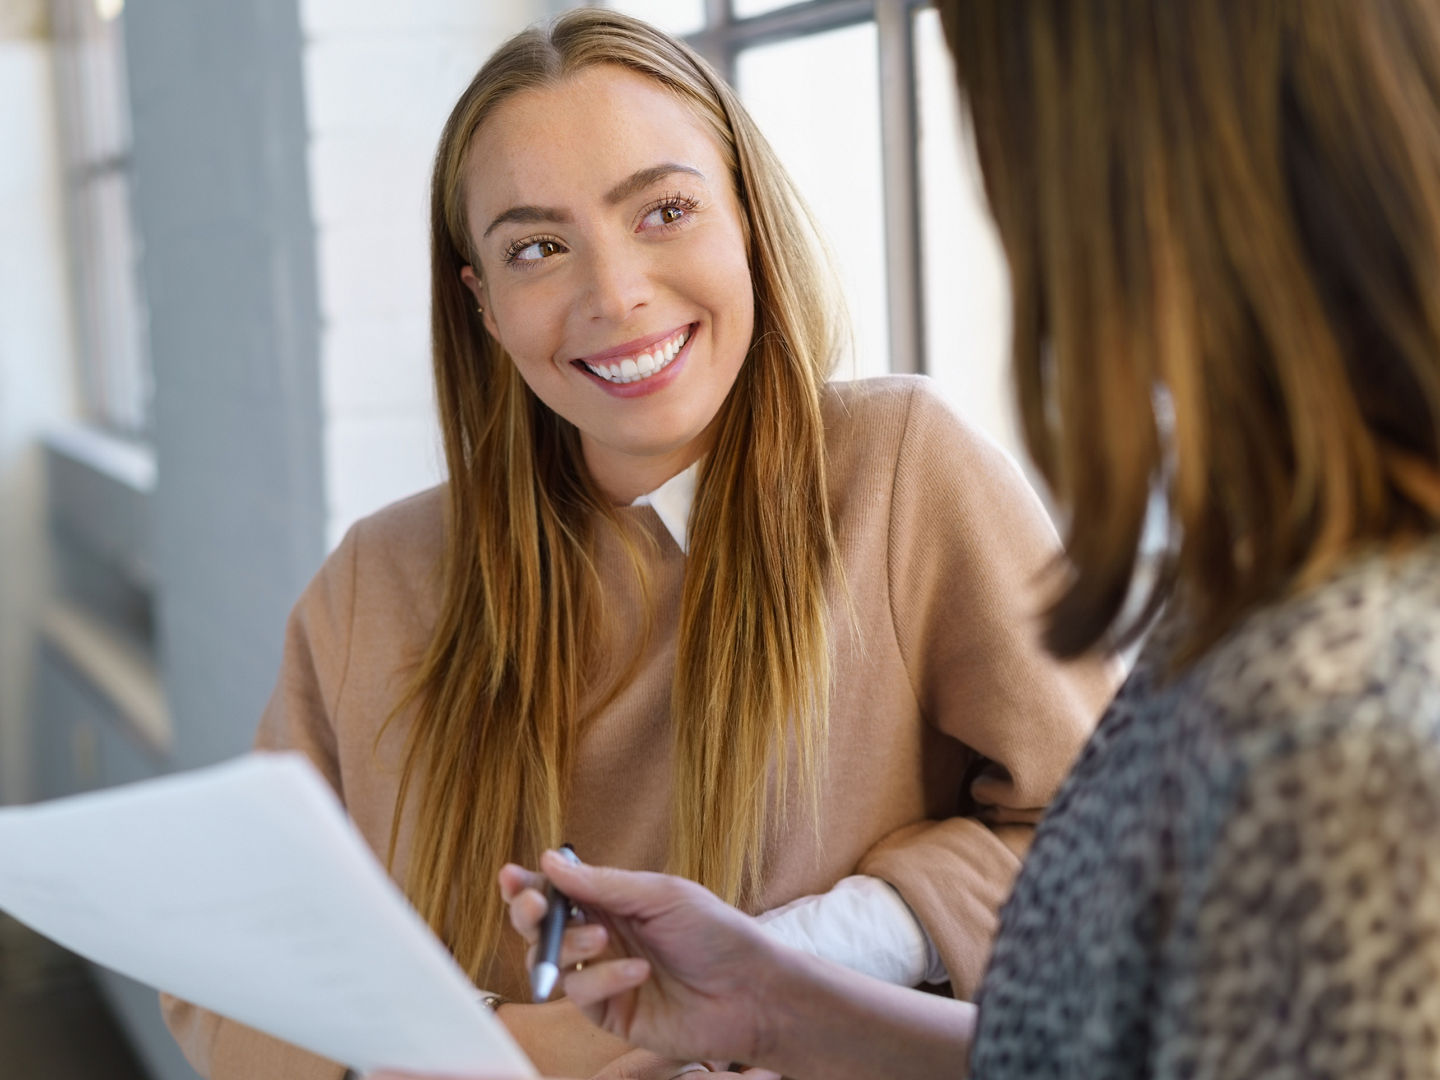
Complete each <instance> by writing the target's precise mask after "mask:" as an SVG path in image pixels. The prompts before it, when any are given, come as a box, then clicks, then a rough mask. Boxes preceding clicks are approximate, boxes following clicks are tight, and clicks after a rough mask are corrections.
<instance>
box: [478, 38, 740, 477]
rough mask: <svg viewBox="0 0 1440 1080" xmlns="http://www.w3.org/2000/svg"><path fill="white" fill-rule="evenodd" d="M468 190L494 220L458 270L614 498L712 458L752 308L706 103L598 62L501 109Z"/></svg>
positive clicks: (736, 211) (482, 139)
mask: <svg viewBox="0 0 1440 1080" xmlns="http://www.w3.org/2000/svg"><path fill="white" fill-rule="evenodd" d="M637 164H638V166H639V167H638V168H637V167H636V166H637ZM466 192H467V194H466V197H465V212H466V218H467V220H468V221H470V222H482V221H488V222H489V225H488V226H486V228H485V229H484V231H483V232H481V233H479V235H478V236H475V238H474V241H473V243H474V248H473V256H472V257H473V259H474V261H475V264H476V265H472V266H466V267H465V268H464V269H463V270H462V271H461V278H462V279H463V280H464V281H465V283H466V285H467V286H468V287H469V288H470V289H471V291H472V292H473V293H474V294H475V296H476V299H477V300H478V301H479V304H480V306H481V307H482V308H483V309H484V319H485V327H486V329H487V330H488V331H489V333H490V334H491V336H492V337H493V338H494V339H495V340H497V341H498V342H499V343H500V345H501V346H502V347H503V348H504V349H505V352H506V353H507V354H508V355H509V356H510V358H511V360H512V361H513V362H514V364H515V366H516V368H517V370H518V371H519V374H520V377H521V378H522V379H524V380H525V383H526V385H527V386H529V388H530V390H531V391H532V392H534V394H535V396H536V397H538V398H539V399H540V400H541V401H542V402H544V403H545V404H546V405H547V406H549V407H550V409H551V410H553V411H554V412H555V413H556V414H557V415H559V416H561V417H563V418H564V419H565V420H567V421H569V422H570V423H571V424H573V425H574V426H575V428H576V429H577V430H578V431H579V434H580V445H581V449H582V452H583V454H584V458H585V465H586V468H587V469H588V471H589V473H590V476H591V478H592V479H593V480H594V481H595V482H596V484H597V485H598V486H599V487H600V489H601V490H602V491H603V492H604V493H605V494H606V496H607V497H609V498H610V499H611V501H613V502H617V503H624V502H630V501H632V500H633V499H635V498H636V497H637V496H639V495H642V494H644V493H645V492H647V491H651V490H653V489H654V488H656V487H658V486H659V485H660V484H662V483H663V482H664V481H666V480H667V479H669V478H670V477H672V476H674V475H675V474H676V473H679V472H681V471H682V470H684V469H685V468H686V467H688V466H689V465H690V464H692V463H693V462H694V461H696V460H698V459H699V457H700V455H701V454H702V453H704V451H705V450H707V449H708V448H709V441H710V440H711V439H712V438H713V434H714V433H713V422H714V420H715V417H716V416H718V415H719V412H720V406H721V405H722V404H723V403H724V401H725V398H726V396H727V395H728V394H729V393H730V388H731V386H733V385H734V383H735V378H736V376H737V375H738V374H739V371H740V365H741V364H742V363H743V362H744V360H745V356H746V353H747V352H748V351H749V347H750V341H751V338H752V336H753V334H754V329H755V304H754V288H753V287H752V285H751V282H750V268H749V265H748V260H747V256H746V236H745V232H746V230H745V226H744V224H743V218H742V214H741V210H740V206H739V204H738V201H737V199H736V195H735V191H734V186H733V184H732V183H731V181H730V168H729V166H728V165H727V164H726V162H725V161H724V159H723V157H722V154H721V150H720V147H719V146H718V145H717V143H716V141H715V137H714V135H713V134H712V133H711V131H710V130H709V129H708V128H707V127H706V126H705V124H704V122H703V121H702V120H701V119H700V118H699V117H698V116H697V115H696V113H695V111H694V110H693V109H691V108H689V107H687V106H686V105H685V104H684V103H683V102H682V101H681V100H680V99H679V98H678V97H677V96H676V95H675V94H673V93H671V92H670V91H668V90H666V89H664V88H663V87H662V86H660V85H658V84H657V83H656V82H655V81H654V80H653V79H651V78H647V77H646V76H644V75H640V74H638V73H636V72H634V71H633V70H630V69H628V68H624V67H620V66H618V65H612V64H601V65H596V66H593V67H590V68H587V69H585V70H583V71H579V72H576V73H575V74H574V75H572V76H571V77H569V78H567V79H565V80H564V81H562V82H560V83H557V84H555V85H553V86H549V87H545V88H543V89H537V90H533V91H531V92H529V93H526V94H523V95H520V96H518V97H514V98H511V99H509V100H507V101H506V102H505V103H504V104H503V105H501V106H500V107H498V108H497V109H495V111H494V112H493V113H492V114H491V115H490V117H489V118H488V119H487V121H486V122H485V124H484V125H483V126H482V127H481V128H480V130H479V131H478V132H477V133H476V135H475V139H474V142H473V143H472V145H471V147H470V154H469V158H468V162H467V166H466ZM522 200H523V201H524V205H516V204H518V203H520V202H521V201H522ZM537 203H538V204H541V205H536V204H537ZM506 207H508V209H505V208H506ZM477 266H478V267H479V269H478V271H477Z"/></svg>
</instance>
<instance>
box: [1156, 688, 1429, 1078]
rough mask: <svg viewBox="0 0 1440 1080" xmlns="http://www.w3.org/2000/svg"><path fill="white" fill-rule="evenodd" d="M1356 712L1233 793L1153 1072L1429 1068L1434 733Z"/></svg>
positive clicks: (1330, 1072)
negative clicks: (1373, 722) (1374, 723)
mask: <svg viewBox="0 0 1440 1080" xmlns="http://www.w3.org/2000/svg"><path fill="white" fill-rule="evenodd" d="M1353 720H1354V723H1353V724H1352V723H1351V718H1349V717H1347V718H1346V721H1345V723H1344V727H1343V728H1342V729H1341V730H1340V731H1339V732H1338V733H1336V734H1333V735H1330V736H1327V737H1325V738H1324V739H1323V740H1322V741H1320V742H1319V743H1318V744H1312V745H1310V746H1308V747H1306V748H1305V749H1303V750H1301V751H1299V752H1293V753H1288V754H1282V755H1277V756H1276V757H1275V758H1274V759H1272V760H1270V761H1267V762H1265V763H1263V764H1262V765H1261V766H1258V767H1257V768H1256V769H1255V770H1254V771H1253V772H1252V774H1251V775H1250V776H1249V778H1248V779H1247V782H1246V783H1245V786H1244V789H1243V790H1242V791H1241V792H1240V794H1239V797H1238V798H1237V799H1236V801H1235V803H1234V804H1233V806H1232V807H1231V808H1230V813H1229V817H1228V820H1227V821H1226V822H1225V824H1224V827H1223V831H1222V832H1221V834H1220V838H1219V840H1218V841H1217V844H1216V848H1215V850H1214V852H1213V856H1212V858H1211V860H1210V863H1209V866H1208V868H1207V873H1206V878H1207V884H1206V888H1205V891H1204V894H1203V900H1202V902H1201V904H1200V905H1199V908H1198V913H1197V917H1196V919H1195V923H1194V928H1195V951H1194V953H1193V962H1191V963H1189V964H1186V965H1185V966H1184V967H1183V968H1182V969H1181V970H1180V971H1179V972H1178V973H1177V977H1176V978H1175V979H1174V980H1173V984H1172V987H1171V991H1170V993H1169V994H1168V995H1167V997H1168V1000H1167V1001H1166V1002H1165V1007H1164V1009H1163V1012H1162V1016H1163V1017H1164V1019H1165V1022H1164V1025H1163V1026H1162V1027H1161V1028H1160V1033H1159V1037H1158V1039H1157V1042H1158V1047H1157V1055H1156V1060H1157V1063H1158V1065H1159V1067H1158V1068H1157V1070H1156V1074H1155V1075H1157V1076H1160V1077H1176V1076H1188V1075H1203V1076H1209V1077H1214V1078H1215V1080H1242V1078H1247V1077H1252V1076H1257V1075H1260V1074H1264V1075H1265V1076H1273V1077H1277V1078H1290V1077H1294V1078H1297V1080H1298V1078H1299V1077H1314V1078H1320V1080H1324V1078H1339V1077H1352V1076H1367V1077H1368V1076H1395V1077H1422V1076H1433V1075H1435V1069H1436V1063H1437V1061H1440V1057H1437V1054H1440V1049H1437V1047H1440V847H1437V843H1436V838H1437V836H1440V739H1437V737H1436V735H1434V734H1429V735H1426V736H1424V737H1422V738H1420V739H1416V738H1415V736H1414V734H1413V732H1405V733H1399V732H1397V731H1396V730H1395V726H1396V725H1386V724H1383V723H1382V724H1381V725H1380V726H1379V727H1371V726H1370V724H1369V723H1368V718H1366V717H1364V716H1363V715H1362V714H1361V712H1360V710H1356V715H1355V717H1354V718H1353ZM1432 723H1433V720H1432ZM1419 726H1420V725H1419V724H1415V727H1416V728H1418V727H1419ZM1387 727H1388V728H1389V730H1387Z"/></svg>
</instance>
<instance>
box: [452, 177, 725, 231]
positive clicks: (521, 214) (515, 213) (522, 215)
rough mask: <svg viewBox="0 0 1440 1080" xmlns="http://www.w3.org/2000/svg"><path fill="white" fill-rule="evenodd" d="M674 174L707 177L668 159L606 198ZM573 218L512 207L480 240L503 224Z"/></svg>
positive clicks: (620, 197)
mask: <svg viewBox="0 0 1440 1080" xmlns="http://www.w3.org/2000/svg"><path fill="white" fill-rule="evenodd" d="M675 173H689V174H690V175H691V176H697V177H699V178H700V179H701V180H704V179H705V174H704V173H703V172H701V171H700V170H699V169H697V168H695V167H694V166H693V165H681V164H679V163H678V162H674V161H667V162H666V163H665V164H663V165H652V166H650V167H649V168H648V169H640V170H638V171H636V172H633V173H631V174H630V175H629V176H627V177H626V178H625V179H624V180H621V181H620V183H618V184H616V185H615V186H614V187H613V188H611V189H610V190H609V191H607V192H606V193H605V201H606V202H607V203H609V204H610V205H611V206H614V205H615V204H617V203H622V202H624V201H625V200H626V199H628V198H630V197H631V196H632V195H634V194H636V193H637V192H640V191H644V190H645V189H646V188H647V187H649V186H650V185H651V184H654V183H656V182H657V181H660V180H664V179H665V178H666V177H667V176H673V175H674V174H675ZM573 220H574V219H573V218H572V217H571V216H570V212H569V211H568V210H561V209H558V208H556V207H553V206H534V205H527V206H512V207H510V209H509V210H506V211H504V212H503V213H501V214H498V215H496V217H495V220H494V221H492V222H490V224H489V225H488V226H486V229H485V233H484V235H482V236H481V238H480V239H482V240H485V239H488V238H489V236H490V234H491V233H492V232H494V231H495V230H496V229H498V228H499V227H500V226H501V225H508V224H511V223H515V222H519V223H524V224H534V223H535V222H541V221H558V222H562V223H568V222H570V221H573Z"/></svg>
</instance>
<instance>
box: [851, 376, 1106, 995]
mask: <svg viewBox="0 0 1440 1080" xmlns="http://www.w3.org/2000/svg"><path fill="white" fill-rule="evenodd" d="M889 528H890V539H889V557H888V565H887V567H886V571H887V581H888V586H889V592H890V605H891V612H892V620H893V625H894V630H895V638H896V643H897V645H898V647H899V650H900V653H901V655H902V657H903V658H904V661H905V665H906V668H907V670H908V671H909V673H910V678H911V684H912V686H913V689H914V692H915V697H916V701H917V703H918V705H919V709H920V712H921V715H922V716H923V717H924V718H925V720H926V722H927V723H929V724H931V725H932V726H934V727H935V728H936V729H938V730H939V731H940V732H943V733H944V734H945V735H947V736H950V737H951V738H953V739H955V740H956V741H958V742H959V743H961V744H963V745H964V746H965V747H967V748H968V750H969V751H970V752H971V753H972V754H973V761H972V764H971V767H970V769H969V772H968V774H967V780H966V786H965V788H964V789H963V790H955V791H932V792H928V793H927V798H928V801H929V802H930V803H931V804H932V805H933V806H936V807H937V809H940V808H944V810H945V811H946V812H947V813H948V814H949V815H951V816H941V815H939V814H936V816H935V817H934V818H933V819H932V820H929V821H922V822H918V823H915V824H912V825H910V826H907V827H906V828H904V829H902V830H900V831H898V832H896V833H894V834H892V835H890V836H888V837H885V838H883V839H882V840H881V841H880V842H879V843H877V844H876V845H875V846H874V847H873V848H872V850H871V851H870V852H869V853H868V854H867V855H866V856H865V857H864V858H863V859H862V861H861V863H860V865H859V867H858V872H859V873H861V874H869V875H873V876H875V877H879V878H882V879H884V880H885V881H887V882H889V883H890V884H891V885H893V886H894V887H895V888H896V890H897V891H898V892H899V893H900V895H901V897H903V899H904V900H905V902H906V904H908V905H909V907H910V909H911V910H912V911H913V912H914V913H915V915H916V916H917V917H918V919H919V921H920V923H921V924H922V925H923V927H924V928H925V930H926V932H927V933H928V934H929V936H930V939H931V940H932V941H933V942H934V944H935V946H936V948H937V949H938V952H939V954H940V957H941V959H942V960H943V961H944V966H945V967H946V968H947V969H948V972H949V975H950V978H951V981H952V984H953V986H954V989H955V992H956V993H957V994H958V995H961V996H965V997H968V996H971V995H972V994H973V993H974V991H975V989H976V987H977V985H978V983H979V980H980V976H981V974H982V972H983V969H984V965H985V960H986V958H987V957H988V955H989V951H990V942H991V940H992V939H993V937H994V933H995V929H996V919H997V913H998V910H999V907H1000V905H1001V904H1002V903H1003V902H1004V900H1005V898H1006V897H1007V896H1008V895H1009V892H1010V887H1011V884H1012V882H1013V879H1014V875H1015V873H1016V871H1017V870H1018V868H1019V865H1020V860H1021V859H1022V858H1023V855H1024V853H1025V851H1026V849H1027V848H1028V846H1029V842H1030V838H1031V836H1032V834H1033V831H1034V826H1035V823H1036V822H1037V821H1038V820H1039V818H1040V815H1041V813H1042V812H1043V811H1044V808H1045V806H1046V805H1047V804H1048V803H1049V801H1050V799H1051V797H1052V796H1053V795H1054V793H1055V791H1056V790H1057V789H1058V787H1059V785H1060V782H1061V780H1062V779H1063V778H1064V776H1065V774H1066V773H1067V772H1068V771H1069V768H1070V765H1071V762H1072V761H1073V759H1074V757H1075V755H1076V754H1077V753H1078V751H1079V749H1080V747H1081V745H1082V744H1083V743H1084V741H1085V740H1086V739H1087V738H1088V737H1089V734H1090V731H1091V730H1092V728H1093V727H1094V724H1095V721H1096V720H1097V719H1098V717H1099V715H1100V713H1101V711H1102V710H1103V708H1104V706H1105V705H1106V703H1108V701H1109V700H1110V698H1111V696H1112V695H1113V693H1114V690H1115V687H1116V685H1117V682H1118V674H1119V672H1118V667H1117V666H1116V665H1115V664H1113V663H1112V662H1109V661H1107V660H1103V659H1095V660H1089V661H1084V662H1079V663H1074V664H1060V663H1057V662H1056V661H1055V660H1053V659H1052V658H1051V657H1050V656H1049V655H1048V654H1047V653H1046V652H1045V650H1044V648H1043V646H1042V644H1041V641H1040V637H1039V628H1040V623H1039V619H1038V615H1039V613H1040V612H1041V611H1042V610H1043V608H1044V604H1045V600H1046V592H1045V590H1044V588H1043V582H1044V581H1045V580H1047V575H1049V574H1051V573H1053V568H1054V564H1055V560H1056V559H1057V558H1058V557H1059V555H1060V548H1059V544H1058V541H1057V539H1056V536H1055V533H1054V530H1053V528H1052V527H1051V525H1050V522H1049V519H1048V517H1047V516H1046V514H1045V511H1044V509H1043V507H1042V506H1041V504H1040V501H1039V499H1038V498H1037V497H1036V495H1035V493H1034V492H1033V491H1032V490H1031V489H1030V487H1029V485H1028V484H1027V483H1026V481H1025V479H1024V477H1023V475H1022V474H1021V473H1020V470H1019V468H1018V466H1016V465H1015V463H1014V462H1013V461H1012V460H1010V458H1009V457H1007V456H1006V455H1005V454H1004V453H1003V451H1001V450H1000V449H999V448H998V447H996V446H995V445H993V444H992V443H990V442H989V441H988V440H986V439H985V438H984V437H983V436H981V435H980V434H979V433H977V432H975V431H974V430H973V429H971V428H969V427H968V426H966V425H965V424H964V423H963V422H962V421H961V420H959V419H958V418H957V417H955V416H954V415H953V414H952V413H951V412H950V411H949V409H948V408H947V407H946V406H945V405H944V404H943V403H942V402H941V401H940V400H939V399H938V398H936V397H935V396H934V394H933V392H932V391H930V390H928V389H926V388H925V384H924V383H922V382H917V383H916V384H915V387H914V389H913V390H912V397H911V402H910V408H909V415H908V419H907V423H906V429H905V434H904V436H903V438H902V440H901V445H900V451H899V456H898V459H897V462H896V469H895V479H894V484H893V492H892V496H891V507H890V525H889Z"/></svg>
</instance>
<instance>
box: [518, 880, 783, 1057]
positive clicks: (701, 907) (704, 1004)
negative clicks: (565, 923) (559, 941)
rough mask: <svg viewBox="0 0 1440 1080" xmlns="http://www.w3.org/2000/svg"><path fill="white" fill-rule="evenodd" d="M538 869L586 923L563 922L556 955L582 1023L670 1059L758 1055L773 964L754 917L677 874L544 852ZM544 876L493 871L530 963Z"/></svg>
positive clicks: (762, 1050)
mask: <svg viewBox="0 0 1440 1080" xmlns="http://www.w3.org/2000/svg"><path fill="white" fill-rule="evenodd" d="M541 869H542V870H543V871H544V874H545V878H548V879H549V880H550V881H553V882H554V883H555V886H556V887H557V888H559V889H560V890H561V891H562V892H564V893H565V894H566V895H567V896H568V897H570V899H571V901H572V902H574V903H576V904H579V905H581V907H583V908H584V909H585V911H586V913H587V916H588V918H589V919H590V920H591V921H590V923H589V924H587V925H576V924H572V925H571V926H570V928H569V929H567V931H566V935H565V940H564V942H563V946H562V949H561V954H560V966H561V968H562V970H563V971H565V974H564V976H563V979H564V988H565V994H566V996H567V997H568V998H569V1000H570V1001H571V1002H572V1003H573V1004H574V1005H576V1006H577V1007H579V1008H580V1009H581V1010H582V1011H583V1012H584V1013H585V1014H586V1015H587V1016H589V1017H590V1019H591V1020H593V1021H594V1022H595V1023H596V1024H598V1025H599V1026H600V1027H602V1028H604V1029H605V1030H606V1031H609V1032H611V1033H612V1034H614V1035H617V1036H619V1037H620V1038H622V1039H625V1040H626V1041H627V1042H631V1043H634V1044H636V1045H639V1046H644V1047H647V1048H649V1049H651V1050H654V1051H657V1052H659V1053H661V1054H664V1055H667V1056H670V1057H673V1058H676V1059H678V1060H681V1061H684V1060H690V1059H695V1060H703V1061H712V1062H726V1063H728V1062H732V1061H746V1062H748V1061H756V1060H763V1058H764V1057H765V1055H766V1050H767V1047H768V1046H770V1045H772V1044H773V1041H774V1034H773V1026H772V1025H773V1020H774V1017H775V1015H776V1013H775V1010H774V1009H773V1007H772V1006H771V1004H770V1003H769V1002H767V1000H766V997H767V991H768V990H770V989H771V988H772V987H773V986H774V984H775V982H776V977H777V975H778V974H779V973H780V971H781V970H782V965H781V964H780V963H779V962H778V961H777V957H776V956H775V953H776V951H777V949H778V946H776V945H775V944H774V943H773V942H772V941H771V939H770V938H769V936H768V935H767V934H765V932H764V931H763V930H761V929H760V928H759V926H758V925H757V924H756V923H755V922H754V920H752V919H751V918H749V917H748V916H746V915H743V914H741V913H740V912H739V911H737V910H735V909H734V908H733V907H730V906H729V905H728V904H725V903H723V902H722V901H721V900H720V899H719V898H718V897H716V896H715V895H714V894H713V893H711V892H710V891H708V890H707V889H704V888H702V887H701V886H699V885H697V884H695V883H694V882H691V881H686V880H684V879H682V878H676V877H670V876H667V875H664V874H649V873H638V872H634V871H627V870H614V869H610V868H606V867H590V866H583V865H581V866H577V865H573V864H571V863H569V862H567V861H566V860H565V859H563V858H561V857H560V856H558V855H557V854H556V853H554V852H546V853H545V855H544V856H543V858H542V860H541ZM544 881H545V879H544V878H541V877H540V876H539V875H536V874H532V873H530V872H528V871H526V870H524V869H522V868H521V867H518V866H506V867H505V868H504V869H503V870H501V872H500V887H501V892H502V894H503V895H504V897H505V900H506V902H507V903H508V904H509V905H510V921H511V923H512V924H513V925H514V926H515V928H516V929H517V930H518V931H519V932H520V933H521V934H522V935H523V936H524V937H525V939H526V941H528V942H529V943H530V945H531V960H532V962H533V959H534V947H535V944H536V942H537V940H538V938H539V928H540V922H541V919H542V918H543V917H544V915H545V910H546V906H547V905H546V901H545V896H544V893H543V887H544Z"/></svg>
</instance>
